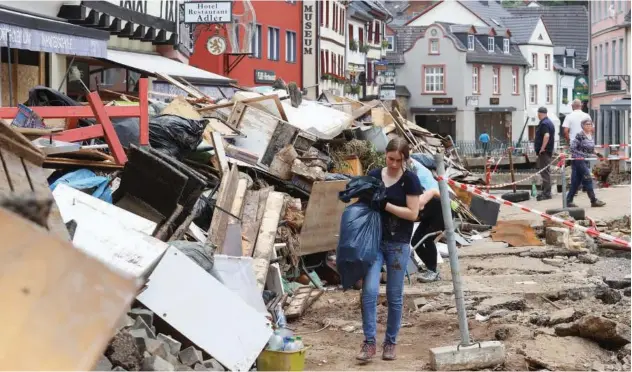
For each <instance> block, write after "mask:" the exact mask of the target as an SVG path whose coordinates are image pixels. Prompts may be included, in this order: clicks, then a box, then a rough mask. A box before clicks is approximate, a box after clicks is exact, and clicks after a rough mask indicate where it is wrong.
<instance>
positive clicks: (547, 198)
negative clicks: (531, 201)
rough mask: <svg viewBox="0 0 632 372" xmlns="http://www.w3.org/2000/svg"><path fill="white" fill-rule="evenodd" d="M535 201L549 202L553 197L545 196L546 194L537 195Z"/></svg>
mask: <svg viewBox="0 0 632 372" xmlns="http://www.w3.org/2000/svg"><path fill="white" fill-rule="evenodd" d="M535 199H536V200H537V201H542V200H549V199H553V197H552V196H551V195H546V194H539V195H538V196H536V198H535Z"/></svg>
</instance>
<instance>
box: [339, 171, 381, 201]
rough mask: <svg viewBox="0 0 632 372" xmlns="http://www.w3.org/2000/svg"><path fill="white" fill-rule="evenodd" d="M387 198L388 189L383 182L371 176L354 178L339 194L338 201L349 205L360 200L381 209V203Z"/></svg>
mask: <svg viewBox="0 0 632 372" xmlns="http://www.w3.org/2000/svg"><path fill="white" fill-rule="evenodd" d="M385 197H386V188H385V187H384V183H382V181H381V180H378V179H377V178H375V177H371V176H357V177H352V178H351V181H349V183H348V184H347V187H346V188H345V189H344V190H343V191H340V192H339V193H338V199H340V200H341V201H343V202H345V203H348V202H350V201H351V199H354V198H359V199H360V200H362V201H363V202H364V203H366V204H368V205H369V206H371V207H373V208H374V209H379V203H380V202H381V201H382V200H384V198H385Z"/></svg>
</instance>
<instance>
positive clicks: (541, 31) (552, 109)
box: [502, 16, 574, 132]
mask: <svg viewBox="0 0 632 372" xmlns="http://www.w3.org/2000/svg"><path fill="white" fill-rule="evenodd" d="M502 21H503V22H504V23H505V24H506V25H507V26H508V27H510V29H511V30H512V39H513V40H514V42H515V43H516V44H518V46H519V48H520V52H521V53H522V55H523V56H524V58H525V59H526V60H527V61H528V62H529V64H530V66H529V70H528V71H527V74H526V75H525V80H524V84H525V88H526V96H525V99H526V106H525V107H526V110H525V120H527V121H528V125H529V127H535V126H537V125H538V123H539V120H538V117H537V112H538V108H539V107H546V109H547V111H548V116H549V118H550V119H551V121H553V124H555V125H556V126H557V125H559V124H560V120H559V118H558V116H559V115H558V113H559V107H558V102H559V99H558V97H559V91H560V89H561V87H560V81H559V79H558V76H557V75H558V74H557V72H556V71H555V69H554V66H553V65H554V58H553V57H554V48H553V42H552V41H551V38H550V36H549V33H548V31H547V28H546V26H545V25H544V22H542V19H541V18H540V17H539V16H531V17H517V16H516V17H507V18H503V20H502ZM573 82H574V80H573ZM534 130H535V128H530V132H534Z"/></svg>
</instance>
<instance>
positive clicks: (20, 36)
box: [0, 6, 110, 57]
mask: <svg viewBox="0 0 632 372" xmlns="http://www.w3.org/2000/svg"><path fill="white" fill-rule="evenodd" d="M109 39H110V34H109V33H108V32H107V31H101V30H94V29H89V28H85V27H81V26H76V25H72V24H69V23H67V22H65V21H62V20H58V19H53V18H46V17H42V16H38V15H36V14H31V13H28V12H25V11H23V10H20V11H17V10H13V9H11V8H10V7H6V6H0V46H2V47H6V46H7V45H8V44H10V45H11V48H15V49H24V50H31V51H34V52H47V53H58V54H67V55H77V56H85V57H105V55H106V54H107V43H108V40H109Z"/></svg>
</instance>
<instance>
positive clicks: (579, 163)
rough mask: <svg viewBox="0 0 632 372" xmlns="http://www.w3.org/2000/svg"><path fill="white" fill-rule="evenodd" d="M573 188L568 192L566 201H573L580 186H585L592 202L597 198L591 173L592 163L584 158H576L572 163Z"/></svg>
mask: <svg viewBox="0 0 632 372" xmlns="http://www.w3.org/2000/svg"><path fill="white" fill-rule="evenodd" d="M571 167H572V168H571V170H572V173H571V189H570V190H568V194H566V202H567V203H572V202H573V198H574V197H575V193H576V192H577V190H579V186H580V185H581V186H583V187H584V190H585V191H586V193H587V194H588V197H589V198H590V202H591V203H594V202H595V201H596V200H597V197H596V196H595V190H594V189H593V182H592V176H591V175H590V165H589V164H588V162H587V161H584V160H574V161H573V164H572V165H571Z"/></svg>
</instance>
